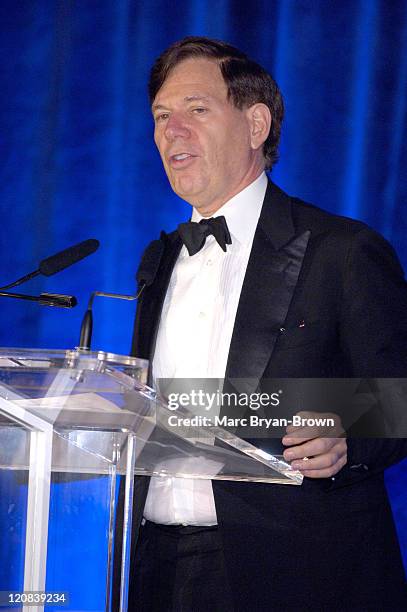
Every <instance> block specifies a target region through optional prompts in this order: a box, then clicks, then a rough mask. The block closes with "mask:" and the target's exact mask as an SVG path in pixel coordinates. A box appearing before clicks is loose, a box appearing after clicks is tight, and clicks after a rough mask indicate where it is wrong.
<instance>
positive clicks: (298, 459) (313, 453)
mask: <svg viewBox="0 0 407 612" xmlns="http://www.w3.org/2000/svg"><path fill="white" fill-rule="evenodd" d="M298 416H300V417H302V418H303V419H325V418H329V419H333V420H334V426H329V427H327V426H320V425H318V426H316V425H307V424H304V425H303V426H300V427H294V426H293V425H289V426H288V427H286V431H287V434H286V435H285V436H284V438H283V439H282V442H283V444H284V446H290V448H288V449H286V450H285V451H284V459H285V460H286V461H289V462H290V463H291V467H292V468H293V469H295V470H299V471H300V472H301V474H303V475H304V476H307V477H308V478H330V477H332V476H334V475H335V474H337V473H338V472H339V470H340V469H341V468H343V466H344V465H345V464H346V461H347V444H346V438H344V437H340V436H343V435H344V433H345V432H344V429H343V427H342V423H341V420H340V418H339V417H338V415H336V414H332V413H316V412H299V413H298Z"/></svg>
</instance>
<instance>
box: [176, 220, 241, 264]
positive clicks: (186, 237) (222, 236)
mask: <svg viewBox="0 0 407 612" xmlns="http://www.w3.org/2000/svg"><path fill="white" fill-rule="evenodd" d="M178 234H179V235H180V237H181V240H182V242H183V243H184V244H185V246H186V247H187V249H188V253H189V254H190V255H195V253H198V251H200V250H201V249H202V247H203V245H204V244H205V241H206V237H207V236H210V235H211V234H212V235H213V236H214V237H215V239H216V241H217V242H218V244H219V246H220V247H221V248H222V249H223V250H224V251H225V252H226V245H227V244H232V238H231V237H230V233H229V230H228V226H227V223H226V219H225V217H211V218H210V219H202V220H201V221H200V222H199V223H195V221H188V223H180V224H179V226H178Z"/></svg>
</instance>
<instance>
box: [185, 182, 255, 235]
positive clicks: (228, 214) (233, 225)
mask: <svg viewBox="0 0 407 612" xmlns="http://www.w3.org/2000/svg"><path fill="white" fill-rule="evenodd" d="M266 189H267V176H266V173H265V172H262V174H260V176H259V177H257V179H256V180H254V181H253V183H250V185H248V186H247V187H245V188H244V189H243V190H242V191H240V192H239V193H237V194H236V195H235V196H233V198H231V199H230V200H228V201H227V202H226V203H225V204H224V205H223V206H221V207H220V208H219V209H218V210H217V211H216V212H215V213H214V215H213V216H214V217H220V216H222V215H223V216H224V217H225V219H226V223H227V224H228V228H229V231H230V234H231V236H232V243H233V239H235V240H237V241H238V242H240V243H241V244H245V243H247V242H250V241H252V240H253V236H254V233H255V231H256V227H257V223H258V221H259V217H260V212H261V208H262V205H263V200H264V196H265V194H266ZM201 219H203V217H202V215H200V214H199V212H198V211H197V210H196V209H195V208H194V209H193V213H192V218H191V221H195V222H199V221H200V220H201Z"/></svg>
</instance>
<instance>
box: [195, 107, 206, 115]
mask: <svg viewBox="0 0 407 612" xmlns="http://www.w3.org/2000/svg"><path fill="white" fill-rule="evenodd" d="M206 110H207V109H206V108H204V107H203V106H197V107H196V108H193V109H192V112H193V113H195V114H196V115H202V114H203V113H205V112H206Z"/></svg>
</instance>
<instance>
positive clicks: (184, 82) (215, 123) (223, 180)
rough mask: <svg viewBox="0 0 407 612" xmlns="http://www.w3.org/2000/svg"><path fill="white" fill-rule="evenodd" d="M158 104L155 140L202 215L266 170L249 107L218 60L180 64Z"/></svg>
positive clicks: (173, 177) (173, 179)
mask: <svg viewBox="0 0 407 612" xmlns="http://www.w3.org/2000/svg"><path fill="white" fill-rule="evenodd" d="M152 110H153V115H154V121H155V131H154V140H155V143H156V145H157V147H158V150H159V152H160V155H161V159H162V161H163V164H164V168H165V171H166V173H167V176H168V179H169V181H170V183H171V187H172V188H173V190H174V191H175V193H177V194H178V195H179V196H180V197H181V198H183V199H184V200H186V201H187V202H189V203H190V204H192V205H193V206H194V207H195V208H197V209H198V210H199V212H200V213H201V214H202V215H204V216H210V215H211V214H213V213H214V212H215V211H216V210H217V209H218V208H219V207H220V206H222V205H223V204H224V203H225V202H226V201H227V200H229V199H230V198H231V197H232V196H234V195H235V194H236V193H238V192H239V191H241V190H242V189H243V188H244V187H246V185H248V184H250V183H251V182H252V181H253V180H254V179H255V178H257V176H259V174H260V173H261V171H262V169H263V166H264V162H263V156H262V153H261V148H260V149H259V148H257V149H254V148H253V147H252V140H251V122H250V119H249V113H248V112H247V110H242V111H241V110H239V109H237V108H235V107H234V106H233V104H232V102H229V100H228V99H227V87H226V84H225V82H224V80H223V77H222V74H221V72H220V69H219V67H218V65H217V63H216V62H214V61H211V60H208V59H205V58H194V59H187V60H184V61H183V62H181V63H180V64H178V65H177V66H176V67H175V68H174V69H173V70H172V72H170V74H169V76H168V77H167V79H166V80H165V82H164V84H163V85H162V87H161V89H160V90H159V91H158V93H157V95H156V97H155V100H154V102H153V106H152Z"/></svg>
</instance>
